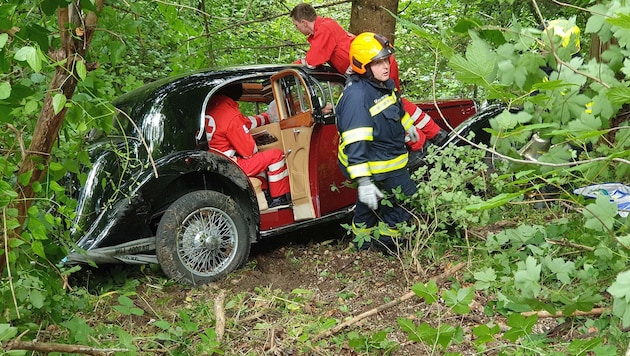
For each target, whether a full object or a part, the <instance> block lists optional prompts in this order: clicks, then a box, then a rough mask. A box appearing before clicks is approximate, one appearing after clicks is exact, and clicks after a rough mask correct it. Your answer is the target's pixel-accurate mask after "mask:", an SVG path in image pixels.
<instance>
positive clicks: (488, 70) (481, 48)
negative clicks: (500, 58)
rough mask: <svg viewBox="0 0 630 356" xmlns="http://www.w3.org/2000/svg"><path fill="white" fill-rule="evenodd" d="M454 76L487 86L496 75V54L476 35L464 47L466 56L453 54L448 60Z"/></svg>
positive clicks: (467, 81) (469, 82)
mask: <svg viewBox="0 0 630 356" xmlns="http://www.w3.org/2000/svg"><path fill="white" fill-rule="evenodd" d="M449 64H450V66H451V68H452V69H453V70H454V71H455V76H456V77H457V78H458V79H459V80H461V81H463V82H465V83H468V84H477V85H481V86H484V87H489V86H490V84H491V83H492V82H494V80H495V79H496V75H497V70H498V67H497V55H496V54H495V53H494V52H493V51H492V50H491V49H490V47H489V46H488V44H487V43H486V42H485V41H483V40H482V39H480V38H479V37H477V36H473V40H472V43H471V44H470V45H469V46H468V48H467V49H466V58H464V57H462V56H460V55H454V56H453V57H451V60H450V62H449Z"/></svg>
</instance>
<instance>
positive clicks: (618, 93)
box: [606, 87, 630, 105]
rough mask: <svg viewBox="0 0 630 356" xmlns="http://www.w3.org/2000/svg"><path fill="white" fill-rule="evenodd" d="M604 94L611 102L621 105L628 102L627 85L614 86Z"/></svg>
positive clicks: (629, 98)
mask: <svg viewBox="0 0 630 356" xmlns="http://www.w3.org/2000/svg"><path fill="white" fill-rule="evenodd" d="M606 96H607V97H608V100H610V102H611V103H613V104H616V105H623V104H626V103H630V88H627V87H614V88H610V89H608V91H607V92H606Z"/></svg>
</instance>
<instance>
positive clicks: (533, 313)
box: [521, 308, 608, 318]
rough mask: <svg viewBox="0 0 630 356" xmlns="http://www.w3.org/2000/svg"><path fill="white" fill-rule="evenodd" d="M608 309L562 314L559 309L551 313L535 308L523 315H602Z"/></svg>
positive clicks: (543, 316)
mask: <svg viewBox="0 0 630 356" xmlns="http://www.w3.org/2000/svg"><path fill="white" fill-rule="evenodd" d="M607 310H608V309H606V308H593V309H591V310H589V311H581V310H576V311H574V312H573V313H571V314H569V315H564V314H562V311H557V312H556V313H555V314H551V313H550V312H548V311H546V310H538V311H536V310H535V311H528V312H522V313H521V315H523V316H532V315H538V317H539V318H563V317H568V316H588V315H602V314H603V313H604V312H605V311H607Z"/></svg>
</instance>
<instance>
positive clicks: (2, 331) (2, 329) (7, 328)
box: [0, 324, 18, 341]
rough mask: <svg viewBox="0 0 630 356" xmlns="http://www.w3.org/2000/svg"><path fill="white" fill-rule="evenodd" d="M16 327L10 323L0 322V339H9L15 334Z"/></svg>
mask: <svg viewBox="0 0 630 356" xmlns="http://www.w3.org/2000/svg"><path fill="white" fill-rule="evenodd" d="M17 332H18V329H17V328H15V327H12V326H11V325H10V324H0V341H9V340H11V339H13V338H14V337H15V336H16V335H17Z"/></svg>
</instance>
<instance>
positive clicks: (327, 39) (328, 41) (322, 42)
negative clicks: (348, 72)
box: [306, 27, 336, 67]
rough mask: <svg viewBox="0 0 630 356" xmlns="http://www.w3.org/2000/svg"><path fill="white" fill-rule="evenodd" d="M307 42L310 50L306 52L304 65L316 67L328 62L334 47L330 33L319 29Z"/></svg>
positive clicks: (327, 30)
mask: <svg viewBox="0 0 630 356" xmlns="http://www.w3.org/2000/svg"><path fill="white" fill-rule="evenodd" d="M308 42H309V43H310V44H311V48H309V50H308V51H307V52H306V65H308V66H311V67H317V66H320V65H323V64H324V63H326V62H328V61H329V60H330V58H331V57H332V53H333V51H334V50H335V46H336V41H335V39H334V36H333V33H332V31H330V30H329V29H328V28H326V27H321V29H320V30H319V31H317V33H314V34H313V35H312V36H311V37H309V38H308Z"/></svg>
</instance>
